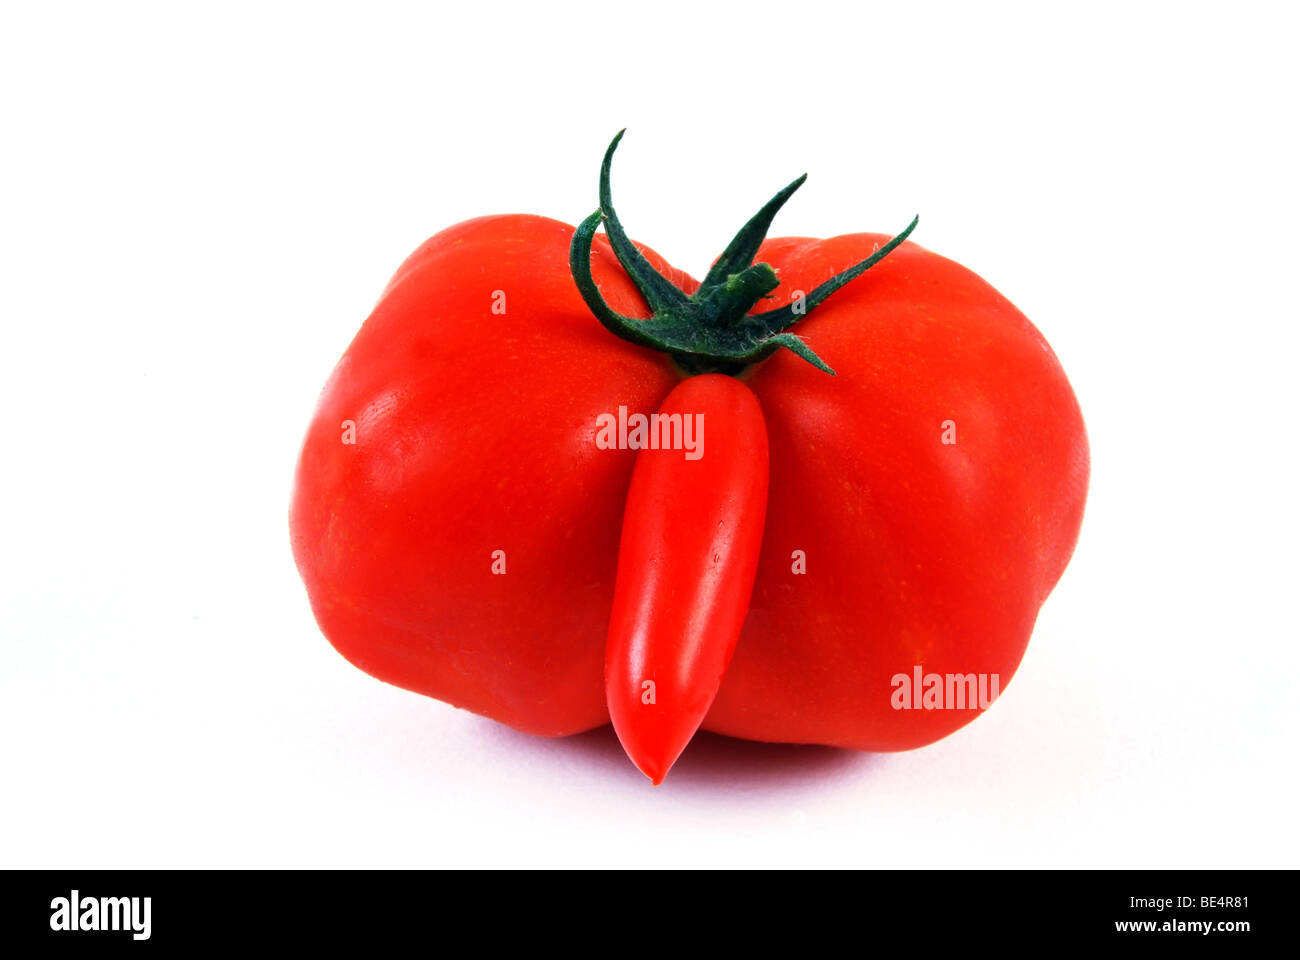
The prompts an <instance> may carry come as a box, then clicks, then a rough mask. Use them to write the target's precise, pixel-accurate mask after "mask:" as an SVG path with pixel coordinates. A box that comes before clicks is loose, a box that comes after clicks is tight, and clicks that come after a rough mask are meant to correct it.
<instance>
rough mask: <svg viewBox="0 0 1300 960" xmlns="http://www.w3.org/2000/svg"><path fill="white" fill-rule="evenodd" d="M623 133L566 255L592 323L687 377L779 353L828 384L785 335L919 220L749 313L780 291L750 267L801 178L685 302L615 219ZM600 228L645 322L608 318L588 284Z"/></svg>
mask: <svg viewBox="0 0 1300 960" xmlns="http://www.w3.org/2000/svg"><path fill="white" fill-rule="evenodd" d="M623 133H624V131H621V130H620V131H619V132H618V134H617V136H615V137H614V140H613V142H612V143H610V145H609V148H608V149H607V150H606V151H605V159H604V161H603V162H602V163H601V167H600V209H599V210H597V211H596V212H595V213H593V214H591V216H589V217H587V218H586V219H585V220H583V221H582V223H581V224H579V225H578V229H577V230H576V231H575V232H574V235H573V242H572V244H571V245H570V247H569V267H570V270H571V271H572V273H573V279H574V282H575V283H576V284H577V286H578V291H579V292H580V293H581V294H582V298H583V299H584V300H585V301H586V303H587V306H588V307H589V308H590V309H591V312H592V313H594V314H595V315H596V319H597V320H599V321H600V322H601V323H602V324H603V325H604V326H605V328H606V329H607V330H609V331H610V332H611V333H613V334H615V335H616V336H619V337H622V338H623V339H624V340H629V341H631V342H632V343H637V344H640V345H641V346H645V347H650V348H652V349H655V350H662V351H664V352H665V353H667V354H670V355H671V356H672V357H673V358H674V359H675V360H676V361H677V362H678V364H679V365H680V366H681V367H682V369H684V370H686V371H687V372H688V373H728V374H735V373H738V372H739V371H741V370H743V369H744V368H745V367H746V366H748V365H749V364H751V363H757V362H758V361H759V360H763V359H765V358H767V357H769V356H771V355H772V354H773V353H774V352H775V351H777V350H779V349H781V348H783V347H784V348H785V349H787V350H790V351H791V352H793V353H795V354H796V355H798V356H800V357H802V358H803V359H804V360H807V361H808V362H809V363H811V364H812V365H813V366H815V367H816V368H817V369H819V370H822V371H824V372H826V373H829V374H831V376H834V375H835V371H834V370H832V369H831V368H830V367H829V366H828V365H827V364H826V362H825V361H823V360H822V359H821V357H819V356H817V354H815V353H814V352H813V351H812V349H811V348H810V347H809V346H808V345H807V344H806V343H804V342H803V341H802V340H801V339H799V337H797V336H795V335H794V334H793V333H789V332H788V331H789V329H790V328H791V327H793V326H794V325H795V324H796V323H798V322H799V321H800V320H801V319H803V317H804V316H806V315H807V314H808V313H809V312H811V311H812V310H813V309H814V308H816V307H817V306H818V305H819V304H820V303H821V302H822V301H824V300H825V299H826V298H827V297H829V296H830V295H831V294H833V293H834V292H835V291H836V290H839V289H840V288H841V287H843V286H844V285H845V284H846V283H848V282H850V281H851V280H854V279H856V278H857V277H859V276H861V275H862V274H863V273H865V272H866V271H867V270H870V269H871V268H872V267H873V266H875V265H876V264H877V263H879V262H880V261H881V260H883V259H884V258H885V257H887V256H889V254H890V253H891V252H892V251H893V250H894V249H895V248H896V247H897V246H898V245H899V244H900V243H902V242H903V241H904V240H906V239H907V237H908V235H909V234H910V233H911V232H912V231H913V230H914V229H916V224H917V220H918V218H915V217H914V218H913V219H912V222H911V223H909V224H908V225H907V228H906V229H904V230H903V232H902V233H900V234H898V236H896V237H894V238H893V239H892V240H890V241H889V242H888V243H887V244H885V245H884V246H883V247H881V248H880V249H879V250H877V251H876V252H875V253H873V254H872V255H871V256H870V257H868V258H867V259H865V260H863V261H861V262H860V263H857V264H854V265H853V266H851V267H849V268H848V269H847V270H844V271H842V272H840V273H837V274H836V275H835V276H833V277H831V278H830V279H829V280H827V281H825V282H824V283H821V284H819V285H818V286H817V287H815V288H814V289H813V290H812V291H811V292H810V293H809V294H808V295H807V297H806V298H804V300H803V301H802V302H801V303H799V304H798V305H796V304H787V305H786V306H784V307H779V308H777V309H775V310H768V311H765V312H762V313H751V312H750V311H751V310H753V309H754V307H755V306H757V304H758V302H759V301H760V300H762V299H764V298H766V297H767V296H768V295H769V294H770V293H771V292H772V291H773V290H775V289H776V288H777V287H778V286H779V285H780V281H779V280H778V279H777V276H776V271H775V270H773V269H772V267H771V266H770V265H769V264H766V263H754V262H753V260H754V256H755V254H757V253H758V249H759V247H760V246H761V245H762V243H763V239H764V237H766V236H767V230H768V228H769V227H770V226H771V225H772V219H773V218H774V217H775V216H776V214H777V211H778V210H780V209H781V207H782V206H784V205H785V202H786V201H787V200H789V199H790V197H791V195H793V194H794V192H795V191H796V190H798V189H799V187H800V186H802V185H803V182H804V180H805V179H807V174H804V175H803V176H801V177H799V178H798V179H797V180H795V181H794V182H793V183H791V184H790V185H789V186H787V187H785V188H784V189H782V190H781V191H780V192H778V193H777V195H776V196H774V197H773V198H772V199H771V200H769V201H768V202H767V203H766V204H764V206H763V208H762V209H761V210H759V211H758V213H756V214H754V216H753V217H752V218H750V220H749V222H748V223H746V224H745V225H744V226H743V227H741V228H740V231H739V232H738V233H737V234H736V236H735V237H734V238H733V239H732V241H731V243H730V244H728V245H727V249H726V250H724V251H723V253H722V256H720V257H719V258H718V259H717V261H716V262H715V263H714V264H713V267H712V268H711V269H710V270H709V272H708V274H707V275H706V276H705V278H704V281H703V283H701V284H700V288H699V289H698V290H697V291H695V293H693V294H687V293H685V292H684V291H683V290H681V289H680V288H679V287H677V286H676V285H675V284H674V283H673V282H672V281H671V280H669V279H668V278H667V277H665V276H663V274H661V273H659V271H657V270H655V268H654V267H653V266H651V265H650V261H648V260H647V259H646V258H645V256H644V255H642V253H641V251H640V250H638V249H637V248H636V246H635V245H633V243H632V241H631V240H629V239H628V236H627V233H626V232H624V230H623V225H622V223H621V222H620V221H619V219H618V214H616V213H615V212H614V201H613V198H612V196H611V192H610V186H609V172H610V166H611V164H612V163H613V160H614V151H615V150H616V149H617V148H618V142H619V140H621V139H622V138H623ZM602 223H604V225H605V232H606V233H607V235H608V236H609V242H610V246H611V247H613V249H614V254H615V256H617V257H618V261H619V263H621V264H622V265H623V269H624V270H626V271H627V274H628V276H629V277H631V278H632V282H633V283H635V284H636V286H637V289H638V290H640V291H641V295H642V296H643V297H645V301H646V303H647V304H648V305H649V306H650V309H651V311H652V315H651V316H650V317H648V318H646V319H634V318H631V317H625V316H623V315H621V314H619V313H616V312H615V311H614V310H612V309H611V308H610V306H609V304H607V303H606V302H605V298H604V297H602V296H601V294H600V289H599V288H598V287H597V286H596V282H595V280H594V279H593V278H592V275H591V245H592V241H593V238H594V237H595V234H596V228H597V227H598V226H600V225H601V224H602Z"/></svg>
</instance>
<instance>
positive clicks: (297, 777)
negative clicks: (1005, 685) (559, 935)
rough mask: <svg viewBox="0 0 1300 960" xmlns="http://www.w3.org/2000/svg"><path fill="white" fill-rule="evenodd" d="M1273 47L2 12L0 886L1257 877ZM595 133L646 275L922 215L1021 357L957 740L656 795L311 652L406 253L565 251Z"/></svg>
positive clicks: (1288, 45)
mask: <svg viewBox="0 0 1300 960" xmlns="http://www.w3.org/2000/svg"><path fill="white" fill-rule="evenodd" d="M975 8H978V10H977V9H975ZM1294 10H1295V8H1294V6H1292V5H1287V4H1281V3H1278V4H1275V5H1273V4H1251V3H1245V4H1228V5H1225V4H1221V3H1216V4H1184V3H1179V4H1168V5H1165V4H1141V3H1124V4H1113V5H1111V4H1104V3H1102V4H1088V5H1086V6H1084V5H1080V6H1078V7H1077V8H1076V9H1075V10H1074V12H1062V10H1061V7H1059V6H1058V5H1048V4H1032V5H1017V6H1006V5H993V6H990V5H988V4H978V5H976V4H961V5H958V4H953V5H930V4H917V3H901V2H894V3H890V4H865V3H841V4H821V3H815V2H809V0H801V2H799V3H781V4H769V3H735V4H722V3H716V4H710V3H702V2H697V3H688V4H675V3H666V2H656V3H653V4H635V5H632V4H628V5H624V4H618V3H613V2H603V3H591V4H549V3H535V4H518V5H503V4H498V3H461V4H434V3H427V4H419V5H415V6H396V5H387V4H379V3H365V4H356V5H354V6H351V7H347V6H333V5H323V4H310V5H308V4H303V5H290V4H283V3H281V4H276V3H270V4H248V5H244V4H237V3H236V4H232V3H222V4H215V3H214V4H207V5H199V4H158V5H142V4H113V5H100V4H95V5H91V4H86V5H81V6H77V5H69V4H36V3H31V4H25V3H24V4H18V3H6V4H5V5H4V7H3V14H0V98H2V101H0V102H2V110H3V114H2V116H0V138H2V140H0V144H2V146H0V166H2V174H3V175H2V176H0V203H2V207H0V319H2V322H3V330H2V334H0V401H2V402H0V411H2V412H3V419H2V423H3V427H2V429H0V450H2V451H3V453H2V454H0V456H2V457H3V461H2V462H3V469H0V487H2V488H3V501H2V504H3V506H0V511H2V514H0V516H2V519H0V524H2V526H0V642H3V657H2V659H0V866H6V867H143V866H153V867H172V866H181V867H217V866H223V867H224V866H231V867H233V866H398V865H400V866H471V865H479V866H495V865H517V866H532V865H554V866H569V865H592V866H596V865H616V866H636V865H651V866H669V865H687V866H694V865H709V866H781V865H838V866H864V867H865V866H896V867H928V866H959V867H965V866H1050V867H1054V866H1087V867H1094V866H1096V867H1112V866H1113V867H1132V866H1142V867H1183V866H1205V867H1219V866H1241V867H1260V866H1273V867H1280V866H1289V867H1295V866H1297V865H1300V864H1298V863H1297V852H1298V847H1300V845H1298V843H1297V836H1296V834H1297V831H1296V828H1295V826H1294V810H1295V807H1296V803H1297V797H1296V784H1297V774H1296V764H1295V760H1296V745H1295V734H1296V726H1297V724H1296V718H1295V707H1294V706H1293V703H1294V700H1295V697H1296V684H1297V682H1300V663H1298V662H1297V660H1298V657H1297V640H1298V639H1300V637H1298V636H1297V634H1298V632H1300V631H1298V630H1297V626H1296V592H1297V591H1296V584H1297V569H1296V568H1297V563H1296V551H1295V537H1296V526H1297V524H1296V521H1297V516H1296V514H1297V509H1296V492H1295V488H1296V463H1297V453H1296V451H1297V437H1296V433H1297V431H1296V416H1297V405H1296V399H1295V398H1296V390H1295V382H1296V378H1295V364H1296V348H1297V345H1298V340H1300V337H1298V336H1297V329H1298V326H1297V325H1298V324H1300V317H1298V316H1297V313H1298V312H1300V311H1298V310H1297V305H1296V304H1297V301H1296V292H1297V286H1296V269H1297V262H1298V255H1300V250H1298V249H1297V243H1296V223H1297V215H1300V204H1298V203H1297V186H1296V182H1297V175H1296V171H1297V169H1300V156H1297V149H1296V140H1295V129H1296V115H1295V110H1296V107H1295V104H1296V99H1295V98H1296V92H1297V80H1298V77H1297V70H1296V66H1295V50H1294V38H1295V36H1296V27H1297V23H1296V22H1295V13H1294ZM622 126H627V127H628V128H629V133H628V135H627V137H626V138H625V140H624V143H623V146H622V148H621V149H620V153H619V160H618V164H617V169H616V186H615V191H616V195H617V196H618V199H619V210H620V213H621V214H622V215H623V219H624V221H625V222H626V223H627V224H628V225H629V230H630V231H631V233H632V235H633V236H635V237H637V238H639V239H641V240H644V241H646V242H649V243H650V244H652V245H653V246H655V247H656V248H657V249H658V250H659V252H661V253H663V254H665V255H666V256H668V257H669V258H670V259H671V260H672V261H674V262H675V263H677V264H678V265H679V266H682V267H685V268H687V269H690V270H692V271H694V272H695V273H696V274H697V275H699V274H700V273H702V272H703V270H704V269H705V268H706V267H707V265H708V263H709V261H710V259H711V258H712V257H713V256H714V255H715V254H716V253H717V252H718V250H719V249H720V248H721V245H722V244H723V243H724V242H725V241H726V239H728V238H729V237H730V235H731V232H732V231H733V230H734V229H735V227H736V226H738V225H739V224H740V223H741V222H742V221H743V220H744V219H745V218H746V217H748V216H749V215H750V214H751V213H752V212H753V211H754V210H755V209H757V207H758V206H759V204H760V203H761V202H762V201H764V200H765V199H766V198H768V197H769V196H770V195H771V194H772V193H773V192H774V191H775V190H776V189H777V188H778V187H780V186H781V185H783V184H785V183H787V182H788V181H789V180H790V179H791V178H792V177H794V176H795V175H797V174H799V173H801V172H804V171H805V170H806V171H808V172H809V173H810V174H811V176H810V179H809V181H808V183H807V185H806V186H805V187H804V188H803V190H801V191H800V193H799V194H798V195H797V196H796V197H795V199H794V200H793V201H792V202H791V203H790V205H789V207H788V208H787V210H786V211H784V212H783V213H782V214H781V216H780V218H779V219H778V222H777V227H776V231H775V232H776V233H778V234H781V233H788V234H803V235H814V236H821V235H832V234H835V233H841V232H852V231H857V230H879V231H891V232H892V231H895V230H897V229H899V228H901V227H902V226H903V225H904V224H906V223H907V221H908V219H909V218H910V217H911V216H912V214H913V213H918V212H919V213H920V214H921V225H920V228H919V230H918V232H917V234H916V240H917V241H918V242H920V243H922V244H923V245H924V246H927V247H929V248H930V249H933V250H935V251H938V252H940V253H943V254H945V255H947V256H950V257H952V258H954V259H956V260H959V261H961V262H963V263H965V264H966V265H968V266H970V267H972V268H973V269H975V270H976V271H977V272H979V273H981V274H982V275H983V276H985V277H986V278H987V279H988V280H989V281H990V282H992V283H993V284H994V285H995V286H997V287H998V288H999V289H1000V290H1002V291H1003V292H1004V293H1006V294H1007V295H1008V296H1009V297H1010V298H1011V299H1012V300H1013V301H1014V302H1015V303H1016V304H1017V305H1018V306H1019V307H1020V308H1021V309H1022V310H1024V311H1025V313H1027V314H1028V315H1029V316H1030V318H1031V319H1033V320H1034V321H1035V323H1036V324H1037V325H1038V326H1039V327H1040V328H1041V329H1042V331H1043V332H1044V333H1045V335H1046V336H1047V338H1048V339H1049V340H1050V341H1051V343H1052V344H1053V346H1054V347H1055V349H1056V351H1057V353H1058V354H1059V356H1060V357H1061V359H1062V362H1063V363H1064V365H1065V368H1066V370H1067V372H1068V373H1069V375H1070V377H1071V380H1072V382H1073V384H1074V386H1075V388H1076V391H1077V393H1078V396H1079V399H1080V402H1081V404H1082V407H1083V410H1084V415H1085V418H1086V420H1087V423H1088V427H1089V432H1090V437H1091V442H1092V452H1093V481H1092V492H1091V498H1090V501H1089V505H1088V513H1087V516H1086V518H1085V522H1084V528H1083V534H1082V538H1081V540H1080V543H1079V547H1078V552H1077V554H1076V556H1075V559H1074V561H1073V564H1072V566H1071V567H1070V569H1069V570H1068V571H1067V573H1066V575H1065V578H1064V580H1063V581H1062V583H1061V585H1060V587H1059V588H1058V590H1057V591H1056V593H1055V594H1054V595H1053V596H1052V598H1051V599H1050V600H1049V602H1048V603H1047V606H1046V607H1045V608H1044V610H1043V613H1042V616H1041V618H1040V621H1039V624H1038V627H1037V630H1036V633H1035V636H1034V640H1033V642H1032V643H1031V645H1030V648H1029V652H1028V655H1027V658H1026V660H1025V662H1024V665H1023V667H1022V669H1021V671H1020V673H1019V674H1018V675H1017V679H1016V682H1015V683H1014V684H1013V685H1012V686H1011V687H1010V688H1009V690H1008V691H1007V694H1006V695H1005V696H1004V697H1003V698H1002V699H1000V700H999V701H998V703H997V705H996V706H995V707H994V708H993V709H991V710H990V711H989V713H988V714H987V715H986V716H984V717H982V718H981V719H979V720H978V721H976V722H975V723H974V724H972V725H971V726H968V727H967V728H965V729H963V730H962V731H960V732H959V733H957V734H955V735H953V736H951V737H949V738H948V739H946V740H944V741H942V742H940V743H938V744H936V745H934V746H932V747H928V748H926V749H923V750H919V751H916V752H913V753H909V754H898V755H881V756H869V755H858V754H850V753H841V752H837V751H832V750H826V749H822V748H798V747H773V746H764V745H757V744H748V743H740V742H733V741H728V740H724V739H722V738H718V737H711V736H702V737H700V738H699V740H698V741H697V742H696V743H695V744H694V745H692V746H691V747H690V748H689V749H688V751H687V752H686V754H685V755H684V757H683V758H682V760H681V761H680V763H679V764H678V766H677V768H676V769H675V770H674V772H673V773H672V774H671V775H670V777H669V779H668V780H667V782H666V783H665V784H664V785H663V786H662V787H659V788H651V787H650V786H649V784H648V782H647V781H646V780H645V779H644V778H643V777H642V776H641V775H640V774H638V773H637V772H636V771H635V770H634V769H633V768H632V767H631V765H630V764H629V763H628V762H627V761H626V759H625V758H624V757H623V756H622V754H621V751H620V749H619V747H618V744H617V742H616V740H615V739H614V738H613V736H612V735H611V734H610V733H609V732H608V730H606V731H600V732H596V733H591V734H587V735H584V736H580V737H576V738H573V739H571V740H567V741H546V740H538V739H533V738H531V737H528V736H524V735H521V734H518V733H515V732H513V731H511V730H509V729H506V728H503V727H501V726H499V725H497V724H494V723H492V722H491V721H488V720H485V719H481V718H478V717H475V716H471V715H468V714H465V713H461V712H458V711H456V710H453V709H452V708H450V707H448V706H445V705H443V704H441V703H438V702H435V701H433V700H428V699H425V698H422V697H419V696H417V695H414V694H410V693H406V692H403V691H401V690H397V689H395V688H392V687H388V686H385V685H384V684H382V683H380V682H378V681H376V680H373V679H371V678H370V677H368V676H366V675H364V674H363V673H361V672H360V671H358V670H356V669H354V668H353V667H351V666H349V665H348V664H347V663H346V662H345V661H344V660H343V659H342V658H341V657H339V656H338V655H337V654H336V653H335V652H334V651H333V650H332V648H331V647H330V646H329V644H328V643H327V642H326V641H325V640H324V638H323V637H322V636H321V635H320V633H319V632H318V630H317V628H316V626H315V623H314V621H313V620H312V617H311V613H310V611H309V609H308V605H307V601H306V596H305V593H304V591H303V589H302V586H301V584H300V582H299V580H298V577H297V574H296V572H295V570H294V567H293V563H292V559H291V557H290V553H289V538H288V532H287V521H286V512H287V503H288V498H289V487H290V481H291V476H292V470H293V464H294V459H295V456H296V453H297V446H298V443H299V442H300V440H301V437H302V434H303V431H304V430H305V428H306V425H307V422H308V419H309V417H310V414H311V410H312V406H313V403H314V401H315V398H316V395H317V392H318V391H319V389H320V387H321V385H322V384H323V383H324V380H325V377H326V375H327V374H328V373H329V371H330V368H331V367H332V366H333V363H334V361H335V360H336V359H337V358H338V356H339V354H340V353H341V352H342V350H343V348H344V347H345V346H346V345H347V343H348V341H349V339H350V338H351V336H352V334H353V332H354V331H355V330H356V328H357V327H358V326H359V325H360V323H361V321H362V320H363V319H364V318H365V316H366V314H367V312H368V311H369V309H370V307H371V305H372V304H373V302H374V298H375V297H376V296H377V295H378V293H379V291H380V289H381V288H382V286H383V285H384V283H385V282H386V281H387V279H388V277H389V275H390V274H391V272H392V271H393V270H394V269H395V268H396V266H397V264H398V263H399V262H400V260H401V259H402V258H403V257H404V256H405V255H406V254H407V253H408V252H410V251H411V250H412V249H414V247H415V246H416V245H417V244H419V243H420V242H421V241H422V240H423V239H424V238H425V237H426V236H428V235H430V234H432V233H434V232H436V231H438V230H440V229H442V228H443V227H446V226H448V225H450V224H452V223H454V222H456V221H458V220H461V219H464V218H467V217H471V216H476V215H480V214H485V213H500V212H531V213H539V214H545V215H548V216H552V217H556V218H559V219H563V220H566V221H568V222H571V223H573V222H577V220H578V219H579V218H581V217H582V216H584V215H585V214H587V213H589V212H590V211H591V210H592V209H594V207H595V203H596V174H597V168H598V164H599V158H600V154H601V152H602V150H603V149H604V147H605V145H606V143H607V142H608V140H609V138H610V136H611V135H612V134H613V133H614V132H615V131H616V130H617V129H618V128H620V127H622ZM1228 892H1231V891H1228Z"/></svg>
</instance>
